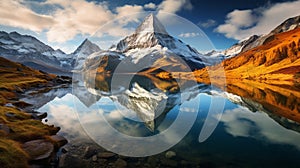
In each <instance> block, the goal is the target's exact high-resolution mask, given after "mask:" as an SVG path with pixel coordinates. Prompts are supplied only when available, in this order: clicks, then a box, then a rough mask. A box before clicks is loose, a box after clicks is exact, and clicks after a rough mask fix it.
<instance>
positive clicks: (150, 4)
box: [144, 2, 156, 9]
mask: <svg viewBox="0 0 300 168" xmlns="http://www.w3.org/2000/svg"><path fill="white" fill-rule="evenodd" d="M144 8H148V9H155V8H156V5H155V4H154V3H152V2H150V3H148V4H145V5H144Z"/></svg>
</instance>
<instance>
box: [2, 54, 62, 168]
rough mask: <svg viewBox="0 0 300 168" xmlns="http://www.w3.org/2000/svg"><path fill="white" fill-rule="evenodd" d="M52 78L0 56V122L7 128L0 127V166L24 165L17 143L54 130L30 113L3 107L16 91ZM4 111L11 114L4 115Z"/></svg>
mask: <svg viewBox="0 0 300 168" xmlns="http://www.w3.org/2000/svg"><path fill="white" fill-rule="evenodd" d="M55 77H56V76H55V75H49V74H45V73H42V72H40V71H37V70H34V69H31V68H28V67H26V66H24V65H21V64H18V63H14V62H11V61H9V60H6V59H4V58H2V57H0V123H1V124H4V125H6V126H8V127H9V129H10V132H9V133H7V132H5V131H3V130H0V165H1V167H27V166H28V165H27V159H28V155H27V154H26V153H25V152H24V151H23V150H22V148H21V147H20V143H22V142H24V141H28V140H34V139H37V138H46V136H48V135H53V134H55V133H56V132H57V131H58V128H55V127H53V126H48V125H45V124H43V123H42V122H41V121H38V120H33V119H31V118H32V117H31V115H30V114H28V113H25V112H24V111H22V110H20V109H17V108H15V107H6V106H4V105H5V104H6V103H10V102H15V101H16V100H17V99H18V94H19V93H18V92H23V91H24V90H26V89H30V88H33V87H36V86H39V87H41V86H45V85H47V83H48V81H51V80H52V79H54V78H55ZM7 113H9V114H11V115H13V117H11V116H7Z"/></svg>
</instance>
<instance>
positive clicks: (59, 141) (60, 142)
mask: <svg viewBox="0 0 300 168" xmlns="http://www.w3.org/2000/svg"><path fill="white" fill-rule="evenodd" d="M49 140H50V141H51V142H52V143H53V144H54V145H55V146H56V147H58V148H60V147H62V146H64V145H65V144H67V143H68V140H67V139H66V138H64V137H63V136H60V135H52V136H50V137H49Z"/></svg>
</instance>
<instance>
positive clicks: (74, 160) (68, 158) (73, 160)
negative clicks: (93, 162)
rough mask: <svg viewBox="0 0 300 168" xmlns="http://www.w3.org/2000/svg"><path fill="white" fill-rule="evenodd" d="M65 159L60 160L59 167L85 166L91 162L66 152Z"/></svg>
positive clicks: (73, 167)
mask: <svg viewBox="0 0 300 168" xmlns="http://www.w3.org/2000/svg"><path fill="white" fill-rule="evenodd" d="M64 157H65V158H64V161H63V162H60V164H61V165H59V167H66V168H67V167H72V168H83V167H89V164H88V162H87V161H86V160H84V159H80V158H79V156H76V155H70V154H65V156H64Z"/></svg>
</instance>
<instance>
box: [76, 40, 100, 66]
mask: <svg viewBox="0 0 300 168" xmlns="http://www.w3.org/2000/svg"><path fill="white" fill-rule="evenodd" d="M98 51H101V49H100V47H99V46H98V45H96V44H94V43H92V42H91V41H90V40H88V39H85V40H84V41H83V42H82V43H81V44H80V46H79V47H78V48H77V49H76V50H75V51H74V52H73V53H72V55H73V57H74V59H76V62H75V65H74V69H76V70H78V69H81V68H82V66H83V64H84V60H85V59H86V58H87V56H89V55H91V54H92V53H95V52H98Z"/></svg>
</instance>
